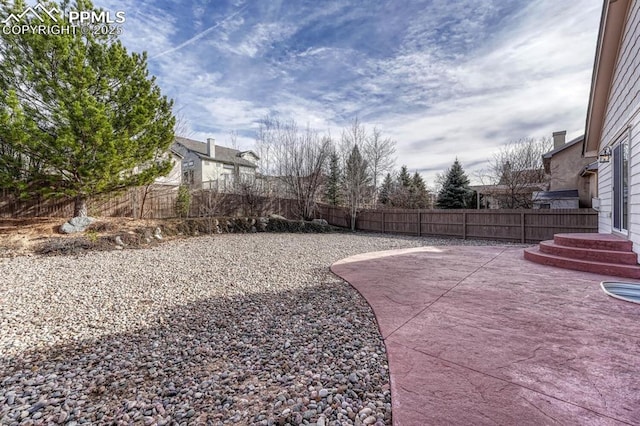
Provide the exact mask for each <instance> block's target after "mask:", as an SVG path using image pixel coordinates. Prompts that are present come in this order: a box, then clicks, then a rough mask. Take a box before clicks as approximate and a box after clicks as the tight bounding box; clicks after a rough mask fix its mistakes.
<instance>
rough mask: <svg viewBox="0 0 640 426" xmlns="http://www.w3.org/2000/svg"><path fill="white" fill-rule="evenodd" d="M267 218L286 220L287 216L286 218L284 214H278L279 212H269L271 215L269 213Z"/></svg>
mask: <svg viewBox="0 0 640 426" xmlns="http://www.w3.org/2000/svg"><path fill="white" fill-rule="evenodd" d="M269 219H280V220H287V218H286V217H284V216H280V215H279V214H271V215H269Z"/></svg>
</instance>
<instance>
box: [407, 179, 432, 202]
mask: <svg viewBox="0 0 640 426" xmlns="http://www.w3.org/2000/svg"><path fill="white" fill-rule="evenodd" d="M411 187H412V188H413V191H412V199H411V207H412V208H414V209H424V208H426V207H427V198H428V196H429V193H428V191H427V185H426V184H425V183H424V180H423V179H422V176H420V173H418V172H415V173H414V174H413V177H412V178H411Z"/></svg>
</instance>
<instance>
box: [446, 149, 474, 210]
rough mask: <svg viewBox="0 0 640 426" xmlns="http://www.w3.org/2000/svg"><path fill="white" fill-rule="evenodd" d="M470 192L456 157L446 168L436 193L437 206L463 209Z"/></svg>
mask: <svg viewBox="0 0 640 426" xmlns="http://www.w3.org/2000/svg"><path fill="white" fill-rule="evenodd" d="M472 192H473V191H472V190H471V188H469V178H468V177H467V175H466V174H465V172H464V170H463V169H462V165H460V162H459V161H458V159H457V158H456V160H455V161H454V162H453V165H452V166H451V168H449V170H447V173H446V178H445V181H444V183H443V185H442V188H441V189H440V192H439V193H438V203H437V204H438V208H441V209H464V208H466V207H467V206H468V205H469V202H470V199H471V195H472Z"/></svg>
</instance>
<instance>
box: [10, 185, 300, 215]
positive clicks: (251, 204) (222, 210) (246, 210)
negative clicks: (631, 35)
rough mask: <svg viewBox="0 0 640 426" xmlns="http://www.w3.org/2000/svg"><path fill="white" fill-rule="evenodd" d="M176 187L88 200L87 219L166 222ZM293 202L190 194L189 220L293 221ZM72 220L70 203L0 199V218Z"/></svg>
mask: <svg viewBox="0 0 640 426" xmlns="http://www.w3.org/2000/svg"><path fill="white" fill-rule="evenodd" d="M177 196H178V190H177V188H176V187H166V186H152V187H138V188H131V189H129V190H127V191H125V192H123V193H120V194H109V195H106V196H101V197H94V198H92V199H90V200H89V203H88V208H89V215H90V216H96V217H100V216H102V217H130V218H136V219H138V218H143V219H168V218H174V217H176V216H178V214H177V212H176V210H175V205H176V198H177ZM294 212H295V200H289V199H280V198H272V197H257V196H252V197H250V198H248V197H246V196H243V195H241V194H227V193H219V192H217V191H210V190H195V191H192V192H191V205H190V208H189V214H188V216H189V217H204V216H259V215H266V214H271V213H276V214H280V215H282V216H285V217H294ZM72 216H73V200H71V199H57V200H42V199H35V200H27V201H24V200H15V199H13V198H10V197H4V198H1V199H0V217H4V218H33V217H64V218H69V217H72Z"/></svg>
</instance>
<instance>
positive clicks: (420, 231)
mask: <svg viewBox="0 0 640 426" xmlns="http://www.w3.org/2000/svg"><path fill="white" fill-rule="evenodd" d="M421 236H422V210H420V211H419V212H418V237H421Z"/></svg>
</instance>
